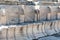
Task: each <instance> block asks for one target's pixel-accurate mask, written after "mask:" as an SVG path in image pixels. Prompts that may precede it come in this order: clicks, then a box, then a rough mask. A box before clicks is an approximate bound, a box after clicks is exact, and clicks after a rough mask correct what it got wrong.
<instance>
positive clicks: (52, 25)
mask: <svg viewBox="0 0 60 40" xmlns="http://www.w3.org/2000/svg"><path fill="white" fill-rule="evenodd" d="M3 27H5V28H3ZM59 32H60V20H58V21H47V22H46V21H44V22H41V23H32V24H26V25H16V26H14V25H11V26H1V27H0V40H32V39H38V38H41V37H44V36H48V35H53V34H56V33H59Z"/></svg>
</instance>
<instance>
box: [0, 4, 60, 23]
mask: <svg viewBox="0 0 60 40" xmlns="http://www.w3.org/2000/svg"><path fill="white" fill-rule="evenodd" d="M59 11H60V8H59V7H57V6H49V7H47V6H40V7H39V9H35V8H34V6H31V5H30V6H28V5H22V6H21V5H18V6H16V5H14V6H11V5H10V6H9V5H4V6H2V7H1V9H0V24H20V23H27V22H28V23H31V22H38V21H48V20H56V19H60V12H59Z"/></svg>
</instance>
